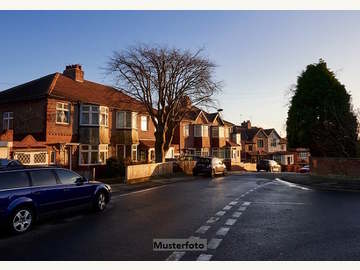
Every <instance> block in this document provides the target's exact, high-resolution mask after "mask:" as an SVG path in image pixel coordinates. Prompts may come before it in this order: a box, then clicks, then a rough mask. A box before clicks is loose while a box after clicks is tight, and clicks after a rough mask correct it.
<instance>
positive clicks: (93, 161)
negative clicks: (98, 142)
mask: <svg viewBox="0 0 360 270" xmlns="http://www.w3.org/2000/svg"><path fill="white" fill-rule="evenodd" d="M90 155H91V160H90V162H91V164H96V163H98V152H91V153H90Z"/></svg>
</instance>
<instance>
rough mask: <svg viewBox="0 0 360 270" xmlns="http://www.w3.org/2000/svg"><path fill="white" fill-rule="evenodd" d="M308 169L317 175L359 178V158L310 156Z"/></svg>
mask: <svg viewBox="0 0 360 270" xmlns="http://www.w3.org/2000/svg"><path fill="white" fill-rule="evenodd" d="M310 171H311V173H312V174H314V175H318V176H345V177H358V178H360V159H356V158H318V157H311V158H310Z"/></svg>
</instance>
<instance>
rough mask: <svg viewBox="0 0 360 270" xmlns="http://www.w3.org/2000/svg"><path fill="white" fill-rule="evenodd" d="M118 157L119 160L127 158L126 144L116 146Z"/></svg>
mask: <svg viewBox="0 0 360 270" xmlns="http://www.w3.org/2000/svg"><path fill="white" fill-rule="evenodd" d="M116 156H117V158H125V157H126V148H125V145H124V144H117V145H116Z"/></svg>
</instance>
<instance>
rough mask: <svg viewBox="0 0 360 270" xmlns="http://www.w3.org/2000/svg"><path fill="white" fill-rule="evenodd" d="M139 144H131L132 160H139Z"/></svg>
mask: <svg viewBox="0 0 360 270" xmlns="http://www.w3.org/2000/svg"><path fill="white" fill-rule="evenodd" d="M137 148H138V145H137V144H132V145H131V161H137V160H138V151H137V150H138V149H137ZM134 151H135V158H134V156H133V153H134Z"/></svg>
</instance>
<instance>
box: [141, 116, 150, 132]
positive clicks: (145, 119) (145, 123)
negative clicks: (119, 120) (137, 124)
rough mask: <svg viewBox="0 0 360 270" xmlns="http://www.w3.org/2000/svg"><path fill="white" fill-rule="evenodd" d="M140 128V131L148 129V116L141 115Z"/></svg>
mask: <svg viewBox="0 0 360 270" xmlns="http://www.w3.org/2000/svg"><path fill="white" fill-rule="evenodd" d="M141 130H142V131H147V130H148V117H147V116H144V115H142V116H141Z"/></svg>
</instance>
